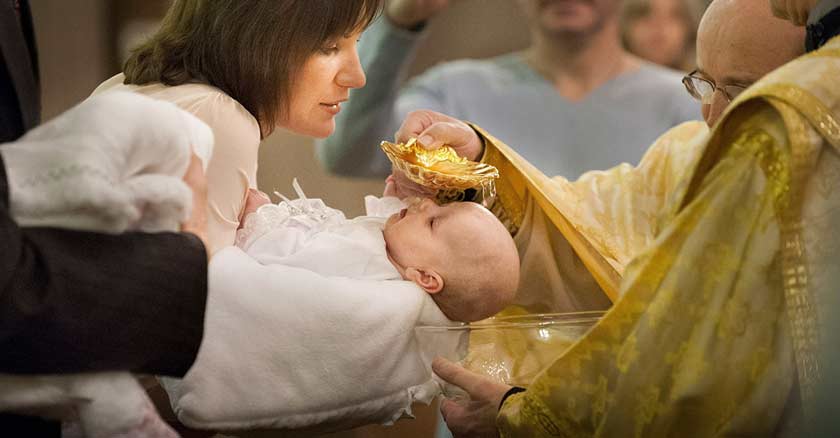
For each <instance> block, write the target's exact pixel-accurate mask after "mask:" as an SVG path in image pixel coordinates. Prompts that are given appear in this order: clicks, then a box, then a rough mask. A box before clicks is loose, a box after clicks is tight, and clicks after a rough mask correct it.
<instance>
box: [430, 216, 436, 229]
mask: <svg viewBox="0 0 840 438" xmlns="http://www.w3.org/2000/svg"><path fill="white" fill-rule="evenodd" d="M429 227H431V228H434V227H435V218H431V219H429Z"/></svg>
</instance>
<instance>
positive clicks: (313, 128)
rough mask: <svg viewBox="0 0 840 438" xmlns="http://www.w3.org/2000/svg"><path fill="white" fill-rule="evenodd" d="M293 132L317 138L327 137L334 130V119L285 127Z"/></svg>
mask: <svg viewBox="0 0 840 438" xmlns="http://www.w3.org/2000/svg"><path fill="white" fill-rule="evenodd" d="M287 129H288V130H289V131H292V132H294V133H295V134H299V135H305V136H307V137H314V138H318V139H323V138H327V137H329V136H330V135H332V133H333V132H335V120H330V122H329V123H323V124H321V123H319V124H317V125H314V124H313V125H308V126H299V127H298V126H292V127H288V128H287Z"/></svg>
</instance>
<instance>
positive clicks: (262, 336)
mask: <svg viewBox="0 0 840 438" xmlns="http://www.w3.org/2000/svg"><path fill="white" fill-rule="evenodd" d="M295 189H296V191H297V192H298V196H299V197H300V198H299V199H295V200H288V199H287V200H285V201H283V202H280V203H279V204H277V205H264V206H262V207H260V209H259V210H258V211H257V212H256V213H253V214H251V215H249V216H248V217H247V218H245V227H244V228H243V230H242V231H241V232H240V235H239V239H238V240H237V241H238V242H239V245H241V246H242V247H243V248H245V250H243V249H242V248H238V247H234V248H227V249H224V250H222V251H220V252H219V253H217V254H216V255H215V257H214V258H213V260H212V262H211V263H210V267H209V288H210V292H209V298H208V305H207V312H208V313H207V325H206V327H205V333H204V342H203V343H202V346H201V350H200V351H199V354H198V358H197V359H196V363H195V364H194V365H193V367H192V369H191V370H190V372H189V373H188V374H187V375H186V376H185V378H184V379H183V380H180V381H179V380H172V379H164V387H165V388H166V389H167V391H168V392H169V394H170V399H171V401H172V406H173V408H174V410H175V412H176V414H177V415H178V418H179V419H180V420H181V421H182V422H183V423H184V424H187V425H189V426H192V427H197V428H210V429H253V428H279V429H315V430H318V431H328V430H336V429H344V428H349V427H353V426H356V425H361V424H369V423H382V424H390V423H392V422H394V421H396V420H397V419H399V418H400V417H402V416H404V415H407V416H410V415H411V404H412V403H413V402H424V403H429V402H430V401H431V400H432V399H433V398H434V397H435V396H436V395H437V394H438V393H439V385H438V384H437V383H436V382H435V381H434V380H433V379H432V374H431V369H430V367H429V365H430V364H429V361H430V359H427V357H430V356H433V355H435V354H440V355H449V356H451V355H452V354H451V352H449V351H447V349H454V348H456V347H457V345H440V346H436V347H432V348H431V350H433V351H429V349H428V348H427V349H426V350H425V351H422V352H421V348H420V346H419V344H418V342H417V340H416V338H415V332H414V329H415V327H417V326H418V325H450V324H453V323H452V322H451V321H449V320H448V319H447V318H446V316H444V314H443V312H441V311H440V309H439V308H438V307H437V305H436V304H435V303H434V301H433V300H432V299H431V297H430V296H429V295H428V294H427V293H425V292H424V291H423V290H422V289H420V288H419V287H418V286H417V285H415V284H414V283H412V282H409V281H404V280H402V278H401V277H400V274H399V272H398V271H397V270H396V268H394V266H393V265H392V264H391V263H390V261H389V260H388V257H387V253H386V251H385V240H384V237H383V236H382V229H383V227H384V223H385V220H386V218H387V217H388V216H389V215H391V214H393V213H396V212H398V211H399V210H400V209H401V208H403V207H404V204H402V203H401V202H400V201H399V200H397V199H396V198H382V199H379V198H375V197H368V198H366V206H367V209H368V213H369V215H368V216H361V217H357V218H354V219H350V220H348V219H345V217H344V215H343V214H342V213H341V212H340V211H338V210H334V209H331V208H329V207H327V206H326V205H324V203H323V202H322V201H321V200H320V199H312V198H306V196H305V195H304V194H303V191H302V190H300V187H299V186H297V185H295ZM426 355H428V356H426ZM424 359H426V360H424Z"/></svg>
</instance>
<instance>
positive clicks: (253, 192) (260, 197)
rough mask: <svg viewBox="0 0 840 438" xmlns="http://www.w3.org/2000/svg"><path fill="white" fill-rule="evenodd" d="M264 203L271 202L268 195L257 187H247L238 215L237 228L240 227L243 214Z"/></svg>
mask: <svg viewBox="0 0 840 438" xmlns="http://www.w3.org/2000/svg"><path fill="white" fill-rule="evenodd" d="M265 204H271V198H269V197H268V195H266V194H265V193H263V192H261V191H259V190H257V189H248V196H247V197H246V198H245V208H243V209H242V214H241V215H240V216H239V228H242V223H243V222H244V219H245V216H248V215H249V214H251V213H253V212H255V211H257V209H258V208H260V207H262V206H263V205H265Z"/></svg>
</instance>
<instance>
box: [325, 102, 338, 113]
mask: <svg viewBox="0 0 840 438" xmlns="http://www.w3.org/2000/svg"><path fill="white" fill-rule="evenodd" d="M321 108H324V110H326V111H327V112H328V113H330V114H332V115H336V114H338V113H340V112H341V102H337V103H322V104H321Z"/></svg>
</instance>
